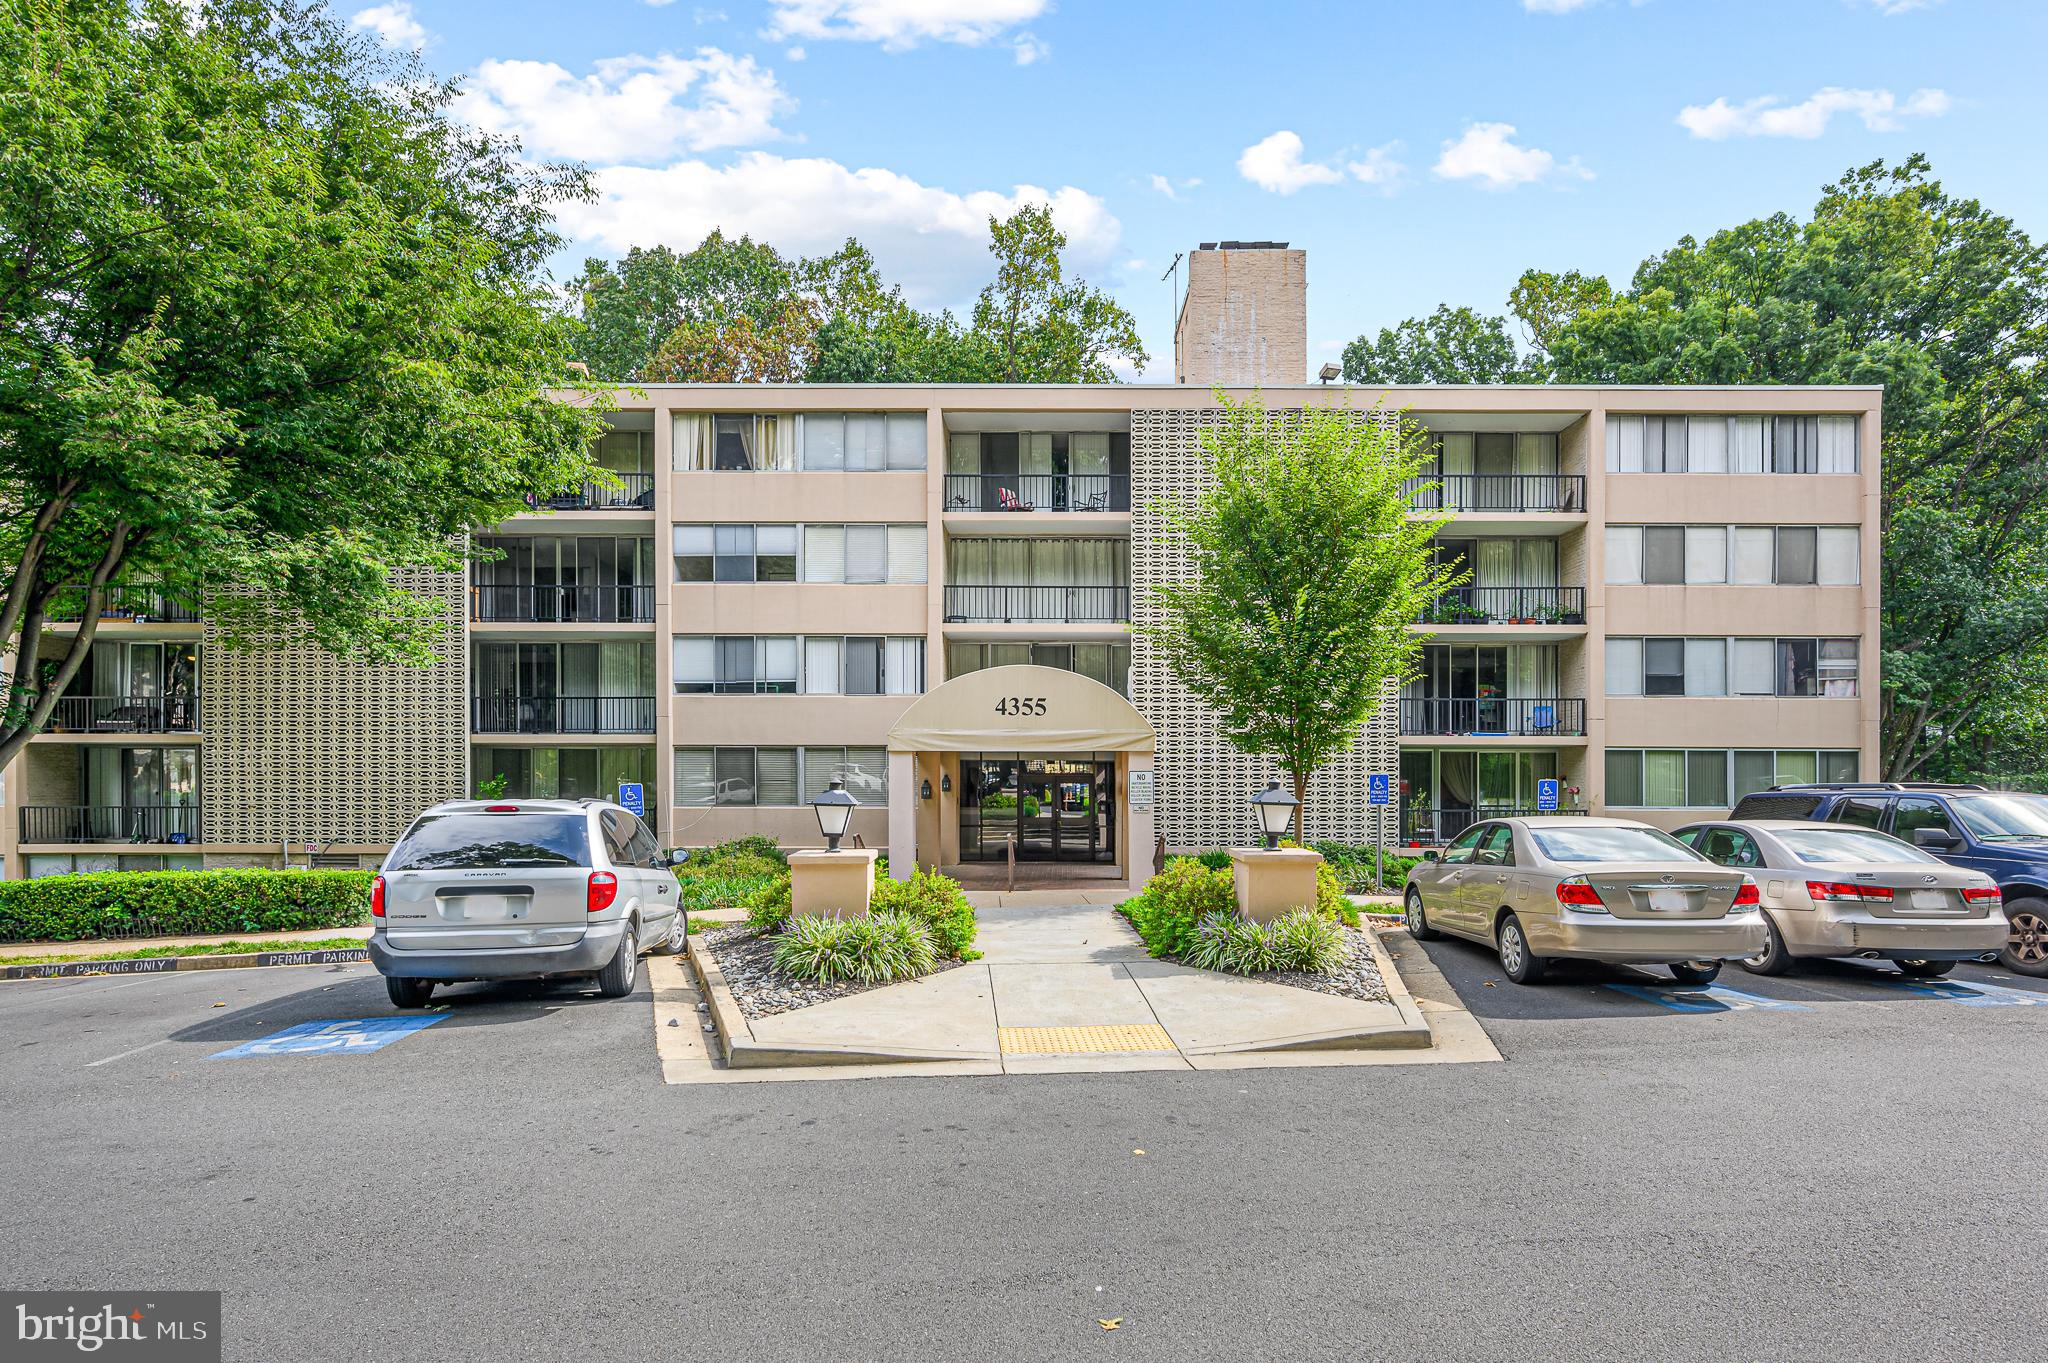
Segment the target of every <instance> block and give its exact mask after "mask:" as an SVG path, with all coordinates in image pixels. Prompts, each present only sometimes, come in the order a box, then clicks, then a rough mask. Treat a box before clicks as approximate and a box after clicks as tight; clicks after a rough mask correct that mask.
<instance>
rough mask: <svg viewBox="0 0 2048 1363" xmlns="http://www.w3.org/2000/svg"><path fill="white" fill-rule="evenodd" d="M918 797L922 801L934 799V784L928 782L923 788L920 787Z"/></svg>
mask: <svg viewBox="0 0 2048 1363" xmlns="http://www.w3.org/2000/svg"><path fill="white" fill-rule="evenodd" d="M917 797H918V798H919V799H920V800H929V799H931V798H932V783H931V782H930V781H926V782H925V783H924V784H923V785H922V786H920V787H918V791H917Z"/></svg>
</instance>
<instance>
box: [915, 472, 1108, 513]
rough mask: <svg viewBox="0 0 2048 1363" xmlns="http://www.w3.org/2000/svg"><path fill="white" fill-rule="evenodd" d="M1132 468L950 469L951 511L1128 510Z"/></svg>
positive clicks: (948, 498)
mask: <svg viewBox="0 0 2048 1363" xmlns="http://www.w3.org/2000/svg"><path fill="white" fill-rule="evenodd" d="M1130 509H1131V475H1129V474H1128V473H949V474H947V475H946V510H948V511H1129V510H1130Z"/></svg>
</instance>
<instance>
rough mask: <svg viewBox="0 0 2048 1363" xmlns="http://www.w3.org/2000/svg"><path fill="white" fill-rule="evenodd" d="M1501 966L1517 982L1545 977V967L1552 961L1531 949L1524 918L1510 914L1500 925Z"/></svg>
mask: <svg viewBox="0 0 2048 1363" xmlns="http://www.w3.org/2000/svg"><path fill="white" fill-rule="evenodd" d="M1499 950H1500V968H1501V969H1502V970H1503V971H1504V972H1506V974H1507V977H1508V978H1509V979H1511V980H1513V981H1514V982H1515V983H1516V984H1535V983H1536V982H1537V981H1539V980H1541V979H1542V978H1543V971H1544V967H1546V966H1548V965H1549V964H1550V963H1549V962H1548V961H1546V960H1544V959H1543V958H1542V957H1541V956H1538V955H1537V954H1536V953H1535V952H1533V951H1531V950H1529V937H1528V934H1527V933H1525V932H1523V931H1522V920H1521V919H1519V918H1517V917H1515V916H1514V915H1513V914H1509V915H1508V916H1507V919H1506V921H1505V922H1503V923H1502V924H1501V925H1500V941H1499Z"/></svg>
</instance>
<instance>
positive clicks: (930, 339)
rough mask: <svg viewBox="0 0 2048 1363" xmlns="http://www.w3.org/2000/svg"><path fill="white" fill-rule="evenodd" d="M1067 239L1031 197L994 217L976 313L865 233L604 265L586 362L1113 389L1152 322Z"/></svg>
mask: <svg viewBox="0 0 2048 1363" xmlns="http://www.w3.org/2000/svg"><path fill="white" fill-rule="evenodd" d="M1065 247H1066V237H1065V236H1064V235H1063V234H1062V233H1061V232H1060V231H1059V229H1058V228H1057V227H1056V226H1054V224H1053V221H1052V214H1051V212H1050V211H1049V210H1048V209H1046V208H1044V207H1043V206H1040V205H1033V204H1027V205H1025V206H1024V207H1022V208H1020V209H1018V210H1017V211H1016V212H1015V213H1013V214H1012V215H1011V216H1010V217H1008V218H990V219H989V251H990V253H991V254H992V255H993V256H994V257H995V261H996V277H995V279H994V280H993V281H992V282H991V283H990V284H989V285H988V286H987V287H986V288H984V289H983V290H982V292H981V296H980V299H979V300H978V301H977V302H976V304H975V306H974V311H973V315H972V318H971V319H970V321H969V322H968V323H967V324H965V325H963V324H962V323H961V322H960V321H959V320H957V319H956V318H955V317H954V316H953V314H952V313H950V312H945V311H940V312H936V313H928V312H922V311H920V310H918V309H917V308H914V307H912V306H911V305H910V304H909V303H908V302H906V301H905V300H904V298H903V291H902V289H901V288H900V287H898V286H895V285H891V284H888V283H886V282H885V281H884V280H883V278H882V275H881V272H880V271H879V269H878V268H877V267H876V265H875V262H874V258H873V257H872V256H871V255H869V253H868V252H867V250H866V248H864V247H863V246H861V244H860V243H859V242H858V241H854V240H849V241H847V243H846V244H845V245H844V246H843V247H841V248H840V249H839V250H838V251H836V252H834V253H833V254H831V255H829V256H818V257H797V258H793V259H792V258H788V257H785V256H783V255H782V254H781V253H780V252H778V251H777V250H776V249H775V248H774V247H772V246H769V245H767V244H766V243H763V242H756V241H754V240H752V239H751V238H749V237H744V236H742V237H739V238H737V239H733V238H729V237H727V236H726V235H725V234H724V233H723V232H720V231H716V230H714V231H713V232H712V233H711V234H710V235H709V236H707V237H705V238H704V240H703V241H702V242H700V243H699V244H698V245H697V246H696V247H695V248H693V249H691V250H689V251H686V252H681V253H678V252H675V251H672V250H670V249H669V248H667V247H665V246H656V247H651V248H646V249H642V248H639V247H635V248H634V249H633V250H631V251H629V252H627V254H626V255H625V257H624V258H623V259H620V260H618V261H603V260H590V261H587V262H585V264H584V267H583V273H582V275H581V276H580V277H579V278H578V279H577V280H576V281H575V284H574V285H573V292H574V294H575V297H576V299H577V300H578V303H577V306H578V311H579V314H580V318H581V320H582V322H583V326H584V330H583V332H582V334H581V336H580V337H579V338H578V339H577V342H576V357H577V359H579V360H580V361H582V362H583V363H584V364H585V365H587V366H588V367H589V370H590V373H591V375H592V377H593V378H595V379H599V380H604V381H610V382H619V383H625V382H632V381H634V380H644V381H647V382H695V383H747V382H764V383H796V382H811V383H1107V382H1113V381H1114V380H1115V379H1116V377H1117V375H1116V369H1115V363H1116V362H1117V361H1118V360H1123V361H1125V362H1126V363H1129V364H1132V365H1143V364H1144V362H1145V359H1146V356H1145V350H1144V346H1143V345H1142V343H1141V342H1140V341H1139V339H1138V329H1137V323H1136V321H1135V320H1134V319H1133V318H1132V317H1131V315H1130V313H1129V312H1127V311H1125V309H1124V308H1123V307H1122V306H1121V305H1119V304H1118V303H1117V302H1116V301H1115V300H1114V299H1112V298H1110V297H1109V295H1107V294H1106V293H1104V292H1102V291H1101V290H1100V289H1097V288H1094V287H1092V286H1090V285H1088V284H1087V283H1085V282H1084V281H1081V280H1078V279H1070V278H1069V277H1068V276H1067V273H1066V269H1065V266H1064V263H1063V261H1062V259H1061V253H1062V251H1063V250H1064V249H1065Z"/></svg>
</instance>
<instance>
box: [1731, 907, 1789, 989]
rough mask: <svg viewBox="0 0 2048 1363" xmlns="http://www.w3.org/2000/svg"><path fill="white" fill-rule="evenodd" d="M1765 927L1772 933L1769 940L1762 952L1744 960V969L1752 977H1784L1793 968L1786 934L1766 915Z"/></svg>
mask: <svg viewBox="0 0 2048 1363" xmlns="http://www.w3.org/2000/svg"><path fill="white" fill-rule="evenodd" d="M1764 927H1765V929H1766V930H1767V931H1769V933H1770V938H1769V940H1767V941H1766V942H1765V943H1764V949H1763V950H1762V951H1759V952H1758V953H1757V954H1756V955H1754V956H1745V957H1743V958H1742V968H1743V969H1744V970H1747V971H1748V972H1749V973H1750V974H1752V975H1783V974H1784V973H1785V972H1787V971H1789V970H1790V969H1791V968H1792V953H1791V952H1789V951H1787V950H1785V937H1784V934H1783V933H1781V932H1779V931H1778V925H1777V924H1776V923H1773V922H1772V921H1771V916H1770V915H1769V914H1765V915H1764Z"/></svg>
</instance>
